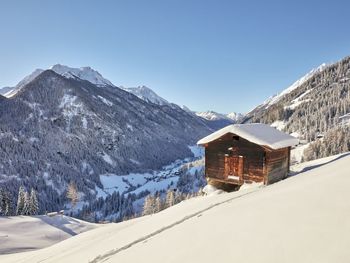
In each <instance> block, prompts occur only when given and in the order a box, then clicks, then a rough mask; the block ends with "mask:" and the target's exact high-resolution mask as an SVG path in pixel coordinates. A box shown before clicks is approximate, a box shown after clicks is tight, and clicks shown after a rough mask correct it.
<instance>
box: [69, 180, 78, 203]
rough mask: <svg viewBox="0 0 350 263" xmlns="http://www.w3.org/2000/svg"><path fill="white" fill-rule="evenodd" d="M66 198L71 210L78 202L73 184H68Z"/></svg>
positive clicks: (76, 191)
mask: <svg viewBox="0 0 350 263" xmlns="http://www.w3.org/2000/svg"><path fill="white" fill-rule="evenodd" d="M67 198H68V199H69V200H70V202H71V204H72V208H74V207H75V206H76V205H77V202H78V201H79V198H78V190H77V187H76V185H75V183H74V182H70V183H69V185H68V188H67Z"/></svg>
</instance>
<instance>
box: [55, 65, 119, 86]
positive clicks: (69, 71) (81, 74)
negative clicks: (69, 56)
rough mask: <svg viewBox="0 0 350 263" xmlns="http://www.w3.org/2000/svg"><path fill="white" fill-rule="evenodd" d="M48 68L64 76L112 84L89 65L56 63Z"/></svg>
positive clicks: (100, 83) (99, 84)
mask: <svg viewBox="0 0 350 263" xmlns="http://www.w3.org/2000/svg"><path fill="white" fill-rule="evenodd" d="M50 69H51V70H53V71H55V72H56V73H57V74H60V75H62V76H64V77H66V78H76V77H77V78H80V79H82V80H87V81H89V82H91V83H92V84H95V85H97V86H114V85H113V84H112V82H110V81H109V80H108V79H105V78H104V77H102V75H101V74H100V73H99V72H98V71H96V70H94V69H92V68H91V67H81V68H71V67H68V66H64V65H61V64H56V65H53V66H52V67H51V68H50Z"/></svg>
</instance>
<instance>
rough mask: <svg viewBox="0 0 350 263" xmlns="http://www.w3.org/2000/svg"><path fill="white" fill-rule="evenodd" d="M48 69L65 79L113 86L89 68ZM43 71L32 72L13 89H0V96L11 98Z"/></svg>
mask: <svg viewBox="0 0 350 263" xmlns="http://www.w3.org/2000/svg"><path fill="white" fill-rule="evenodd" d="M50 69H51V70H53V71H55V72H56V73H57V74H59V75H62V76H64V77H66V78H79V79H82V80H87V81H89V82H91V83H92V84H95V85H97V86H114V85H113V84H112V83H111V82H110V81H109V80H107V79H105V78H103V77H102V75H101V74H100V73H99V72H97V71H96V70H94V69H92V68H90V67H81V68H71V67H68V66H64V65H60V64H56V65H53V66H52V67H50ZM44 71H45V70H43V69H36V70H34V71H33V72H32V73H31V74H29V75H28V76H26V77H25V78H24V79H22V80H21V81H20V82H19V83H18V84H17V85H16V86H15V87H6V88H3V89H1V90H0V94H1V95H3V96H5V97H7V98H10V97H13V96H14V95H16V94H17V92H18V91H19V90H21V89H22V88H23V87H24V86H25V85H27V84H28V83H30V82H31V81H33V80H34V79H35V78H36V77H37V76H39V75H40V74H41V73H42V72H44Z"/></svg>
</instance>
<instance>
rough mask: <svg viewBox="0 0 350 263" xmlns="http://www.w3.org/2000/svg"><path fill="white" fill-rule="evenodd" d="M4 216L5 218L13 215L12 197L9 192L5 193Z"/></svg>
mask: <svg viewBox="0 0 350 263" xmlns="http://www.w3.org/2000/svg"><path fill="white" fill-rule="evenodd" d="M3 214H4V215H5V216H11V215H13V203H12V196H11V194H10V192H8V191H5V192H4V211H3Z"/></svg>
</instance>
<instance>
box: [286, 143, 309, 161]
mask: <svg viewBox="0 0 350 263" xmlns="http://www.w3.org/2000/svg"><path fill="white" fill-rule="evenodd" d="M309 145H310V143H306V144H301V145H298V146H296V147H295V148H294V149H292V150H291V151H290V161H291V163H292V164H294V163H301V161H302V159H303V156H304V151H305V149H306V148H307V147H309Z"/></svg>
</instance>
